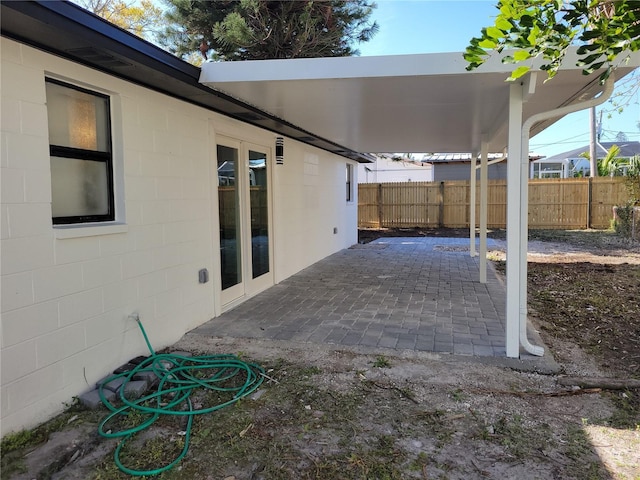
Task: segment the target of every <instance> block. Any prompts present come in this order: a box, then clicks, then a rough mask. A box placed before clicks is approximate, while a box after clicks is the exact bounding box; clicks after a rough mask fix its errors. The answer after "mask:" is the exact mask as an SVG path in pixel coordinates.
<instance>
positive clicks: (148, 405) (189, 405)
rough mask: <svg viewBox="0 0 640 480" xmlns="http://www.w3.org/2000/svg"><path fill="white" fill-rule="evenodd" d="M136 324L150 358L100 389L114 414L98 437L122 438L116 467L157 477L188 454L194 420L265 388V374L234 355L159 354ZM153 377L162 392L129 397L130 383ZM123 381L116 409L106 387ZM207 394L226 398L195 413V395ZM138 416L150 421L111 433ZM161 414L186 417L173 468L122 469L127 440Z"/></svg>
mask: <svg viewBox="0 0 640 480" xmlns="http://www.w3.org/2000/svg"><path fill="white" fill-rule="evenodd" d="M137 321H138V325H139V327H140V330H141V331H142V335H143V336H144V339H145V342H146V343H147V347H148V348H149V351H150V352H151V355H150V356H149V357H147V358H146V359H144V360H143V361H142V362H140V363H139V364H138V365H137V366H135V368H133V369H132V370H130V371H127V372H123V373H119V374H115V375H113V376H111V377H109V378H107V379H106V380H105V381H104V382H102V383H101V385H100V386H99V387H98V388H99V393H100V398H101V400H102V403H103V404H104V405H105V406H106V407H107V408H108V409H109V410H110V412H111V413H109V414H108V415H107V416H106V417H104V418H103V419H102V421H101V422H100V425H99V426H98V433H99V434H100V435H101V436H103V437H106V438H122V440H120V442H119V443H118V446H117V447H116V450H115V452H114V460H115V463H116V465H117V466H118V468H119V469H120V470H121V471H123V472H125V473H127V474H129V475H134V476H144V475H157V474H160V473H162V472H164V471H166V470H169V469H171V468H173V467H174V466H175V465H177V464H178V463H179V462H180V461H181V460H182V459H183V458H184V457H185V455H186V454H187V451H188V450H189V441H190V438H191V429H192V426H193V419H194V417H195V415H201V414H206V413H212V412H215V411H216V410H220V409H221V408H224V407H226V406H228V405H231V404H233V403H235V402H237V401H238V400H240V399H242V398H244V397H246V396H247V395H250V394H251V393H253V392H254V391H255V390H256V389H257V388H258V387H259V386H260V384H261V383H262V381H263V378H264V369H263V368H262V367H261V366H259V365H257V364H253V363H246V362H243V361H242V360H240V359H239V358H238V357H236V356H235V355H227V354H221V355H205V356H197V357H189V356H183V355H176V354H164V353H161V354H158V353H156V352H155V351H154V350H153V348H152V347H151V343H150V342H149V338H148V337H147V333H146V332H145V330H144V327H143V326H142V322H140V320H137ZM149 372H151V373H153V374H154V375H155V377H157V379H158V382H157V387H154V389H153V391H151V392H150V393H148V394H147V395H145V396H143V397H141V398H137V399H129V398H127V391H128V390H127V385H128V384H129V382H132V381H134V379H137V378H142V377H144V376H145V375H144V374H146V375H149ZM118 379H122V385H121V386H120V388H119V390H118V391H119V396H118V400H119V402H120V403H121V404H122V405H118V406H116V405H113V404H112V403H111V402H110V401H109V400H107V398H106V396H105V394H104V388H105V385H107V384H109V383H110V382H113V381H115V380H118ZM203 391H204V392H206V391H214V392H217V393H218V394H219V395H222V396H225V398H224V399H223V401H220V402H219V403H216V404H215V405H213V406H206V407H203V408H199V409H194V408H193V402H192V399H191V397H192V395H193V394H194V393H196V392H203ZM133 412H138V413H141V414H142V415H143V418H144V419H145V420H144V421H143V422H142V423H140V424H138V425H136V426H134V427H132V428H128V429H123V430H117V431H112V430H111V429H110V428H108V425H110V424H111V423H114V420H115V419H117V418H119V417H121V416H128V415H130V414H131V413H133ZM162 415H174V416H181V417H187V425H186V428H185V433H184V447H183V449H182V451H181V452H180V454H179V455H178V456H177V457H176V458H175V460H173V461H172V462H170V463H169V464H167V465H164V466H161V467H158V468H154V469H151V470H135V469H132V468H129V467H127V466H125V465H123V463H122V461H121V460H120V453H121V451H122V448H123V447H124V445H125V443H126V442H127V440H129V439H130V438H131V437H133V436H134V435H135V434H137V433H138V432H141V431H142V430H145V429H146V428H148V427H150V426H151V425H153V424H154V423H155V421H156V420H158V419H159V418H161V416H162Z"/></svg>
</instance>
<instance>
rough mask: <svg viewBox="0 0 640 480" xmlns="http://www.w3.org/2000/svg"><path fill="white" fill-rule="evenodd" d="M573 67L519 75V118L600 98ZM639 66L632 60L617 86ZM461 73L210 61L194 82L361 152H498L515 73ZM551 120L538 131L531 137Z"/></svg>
mask: <svg viewBox="0 0 640 480" xmlns="http://www.w3.org/2000/svg"><path fill="white" fill-rule="evenodd" d="M576 59H577V56H576V54H575V49H574V50H571V51H570V52H569V55H568V57H567V59H566V61H565V62H564V64H563V69H562V70H561V71H560V72H559V73H558V74H557V75H556V77H555V78H553V80H552V81H549V82H546V83H545V82H544V81H545V80H546V78H547V76H546V73H545V72H541V71H539V72H537V74H535V73H534V74H533V75H527V76H526V77H525V80H524V81H527V82H529V81H530V82H531V83H532V84H533V83H535V85H534V86H535V89H531V88H529V86H527V88H528V89H529V90H534V91H533V93H532V94H531V95H530V96H529V98H528V101H527V102H526V103H525V104H524V106H523V117H524V118H525V119H526V118H528V117H530V116H531V115H533V114H535V113H538V112H542V111H547V110H551V109H555V108H558V107H561V106H565V105H569V104H572V103H575V102H578V101H583V100H586V99H589V98H593V97H594V96H596V95H597V94H598V93H599V92H601V91H602V87H601V86H600V85H599V83H598V76H597V75H596V74H592V75H589V76H585V75H582V71H581V69H580V68H578V67H576V66H575V63H576ZM639 65H640V55H635V56H633V57H632V60H631V62H629V64H628V65H626V66H624V67H619V68H618V71H617V76H618V78H620V77H622V76H623V75H626V74H628V73H629V72H630V71H632V70H633V68H635V67H637V66H639ZM466 66H467V63H466V61H465V60H464V59H463V58H462V54H461V53H437V54H420V55H396V56H380V57H340V58H309V59H291V60H256V61H244V62H217V63H214V62H211V63H205V64H204V65H203V66H202V74H201V76H200V81H201V83H203V84H205V85H208V86H209V87H211V88H212V89H214V90H215V91H218V92H223V93H225V94H228V95H230V96H232V97H235V98H238V99H241V100H242V101H245V102H247V103H249V104H251V105H254V106H255V107H257V108H259V109H261V110H264V111H266V112H269V113H271V114H272V115H274V116H276V117H279V118H285V119H287V120H288V121H289V122H291V123H293V124H295V125H298V126H300V127H302V128H303V129H305V130H308V131H310V132H313V133H315V134H316V135H319V136H320V137H323V138H328V139H331V140H333V141H335V142H336V143H339V144H341V145H345V146H346V147H348V148H349V149H352V150H355V151H359V152H378V153H379V152H438V153H458V152H474V153H475V152H477V151H478V150H479V148H480V142H481V141H482V139H483V138H486V139H487V141H488V142H489V151H491V152H502V151H503V150H504V149H505V148H506V146H507V130H508V129H507V125H508V106H509V87H510V85H511V83H510V82H506V81H505V80H506V78H507V77H508V75H509V72H510V71H511V70H512V69H513V65H509V64H503V63H501V61H500V58H499V57H498V56H497V55H496V56H494V57H493V58H491V59H490V60H489V61H488V62H487V63H486V64H485V65H483V66H482V67H480V68H479V69H478V70H477V71H473V72H468V71H466V69H465V67H466ZM533 70H534V71H535V70H539V63H538V64H535V65H534V68H533ZM534 77H535V78H534ZM529 79H531V80H529ZM556 120H557V119H554V120H553V121H548V122H545V123H541V124H539V125H536V126H534V128H533V130H532V136H533V135H535V134H536V133H539V132H540V131H542V130H544V128H546V127H548V126H549V125H550V124H552V123H553V122H555V121H556Z"/></svg>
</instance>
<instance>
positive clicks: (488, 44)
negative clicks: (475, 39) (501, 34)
mask: <svg viewBox="0 0 640 480" xmlns="http://www.w3.org/2000/svg"><path fill="white" fill-rule="evenodd" d="M496 45H497V43H496V41H495V40H491V39H489V38H487V39H485V40H482V41H481V42H480V43H479V44H478V46H480V47H482V48H486V49H489V50H492V49H494V48H496Z"/></svg>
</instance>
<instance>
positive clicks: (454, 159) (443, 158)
mask: <svg viewBox="0 0 640 480" xmlns="http://www.w3.org/2000/svg"><path fill="white" fill-rule="evenodd" d="M503 157H505V156H504V154H502V153H489V154H488V155H487V160H489V161H492V160H498V159H501V158H503ZM472 158H474V155H471V154H470V153H431V154H428V155H425V156H424V157H423V158H422V160H421V161H422V162H423V163H431V164H434V165H436V164H443V163H446V164H449V163H469V162H471V159H472ZM539 158H542V157H541V156H540V155H536V154H529V161H531V160H537V159H539ZM504 161H505V162H506V161H507V158H506V157H505V158H504Z"/></svg>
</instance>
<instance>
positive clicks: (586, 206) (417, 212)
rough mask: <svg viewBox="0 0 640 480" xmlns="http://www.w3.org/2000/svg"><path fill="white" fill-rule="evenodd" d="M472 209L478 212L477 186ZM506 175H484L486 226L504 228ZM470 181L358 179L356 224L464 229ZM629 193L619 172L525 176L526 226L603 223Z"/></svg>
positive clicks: (605, 224) (570, 226) (572, 226)
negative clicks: (588, 175) (590, 175)
mask: <svg viewBox="0 0 640 480" xmlns="http://www.w3.org/2000/svg"><path fill="white" fill-rule="evenodd" d="M476 188H477V189H478V191H477V195H476V199H477V201H476V208H477V209H478V211H479V208H480V204H479V198H480V194H479V188H480V187H479V186H477V187H476ZM506 197H507V183H506V180H489V182H488V192H487V198H488V211H487V225H488V227H489V228H505V227H506V216H507V201H506ZM470 198H471V195H470V182H468V181H448V182H406V183H374V184H372V183H364V184H360V185H358V226H359V227H360V228H390V227H400V228H411V227H427V228H436V227H449V228H469V218H470V215H469V201H470ZM628 200H629V193H628V191H627V189H626V187H625V184H624V178H623V177H596V178H591V179H588V178H568V179H559V178H558V179H556V178H554V179H542V180H540V179H536V180H530V181H529V226H530V227H531V228H544V229H552V228H556V229H567V230H570V229H584V228H600V229H602V228H609V227H610V225H611V220H612V219H613V207H614V206H616V205H624V204H625V203H626V202H627V201H628Z"/></svg>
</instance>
